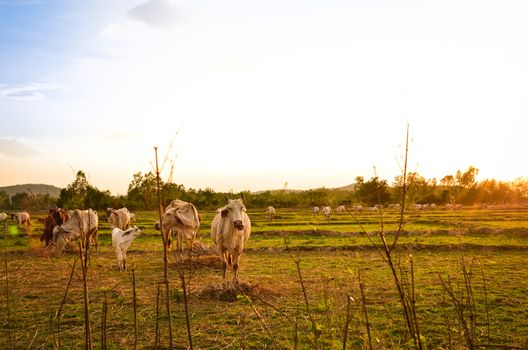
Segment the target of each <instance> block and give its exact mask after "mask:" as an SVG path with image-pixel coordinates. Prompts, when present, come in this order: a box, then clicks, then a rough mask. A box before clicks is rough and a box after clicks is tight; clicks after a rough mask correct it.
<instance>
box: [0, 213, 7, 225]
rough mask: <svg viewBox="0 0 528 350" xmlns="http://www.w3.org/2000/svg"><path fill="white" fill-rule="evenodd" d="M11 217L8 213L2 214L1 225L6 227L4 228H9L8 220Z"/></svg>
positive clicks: (0, 217) (0, 216)
mask: <svg viewBox="0 0 528 350" xmlns="http://www.w3.org/2000/svg"><path fill="white" fill-rule="evenodd" d="M8 217H9V215H7V214H6V213H0V223H2V224H3V225H4V228H6V227H7V218H8Z"/></svg>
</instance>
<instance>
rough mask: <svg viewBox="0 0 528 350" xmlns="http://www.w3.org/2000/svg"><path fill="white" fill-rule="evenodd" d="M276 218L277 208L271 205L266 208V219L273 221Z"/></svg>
mask: <svg viewBox="0 0 528 350" xmlns="http://www.w3.org/2000/svg"><path fill="white" fill-rule="evenodd" d="M273 219H275V208H273V207H272V206H271V205H270V206H268V207H267V208H266V220H267V221H268V222H272V221H273Z"/></svg>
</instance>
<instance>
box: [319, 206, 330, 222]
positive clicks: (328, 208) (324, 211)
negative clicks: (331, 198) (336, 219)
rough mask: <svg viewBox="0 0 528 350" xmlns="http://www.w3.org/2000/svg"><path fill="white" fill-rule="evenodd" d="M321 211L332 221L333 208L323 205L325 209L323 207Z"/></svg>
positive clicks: (327, 219)
mask: <svg viewBox="0 0 528 350" xmlns="http://www.w3.org/2000/svg"><path fill="white" fill-rule="evenodd" d="M321 213H323V215H324V217H325V219H326V221H330V214H331V213H332V208H330V207H323V209H321Z"/></svg>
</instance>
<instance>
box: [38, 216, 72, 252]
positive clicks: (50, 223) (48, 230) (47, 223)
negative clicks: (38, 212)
mask: <svg viewBox="0 0 528 350" xmlns="http://www.w3.org/2000/svg"><path fill="white" fill-rule="evenodd" d="M69 219H70V214H68V213H67V212H66V210H64V209H62V208H51V209H50V210H49V211H48V216H46V217H45V218H44V222H43V224H44V232H43V233H42V236H40V241H41V242H42V241H46V246H48V245H49V244H50V243H51V241H52V240H53V229H54V228H55V226H59V225H62V224H64V223H65V222H66V221H68V220H69Z"/></svg>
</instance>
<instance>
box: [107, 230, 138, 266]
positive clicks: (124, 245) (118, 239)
mask: <svg viewBox="0 0 528 350" xmlns="http://www.w3.org/2000/svg"><path fill="white" fill-rule="evenodd" d="M141 235H142V233H141V230H140V229H139V228H138V227H137V226H132V227H129V228H128V229H126V230H125V231H123V230H121V229H120V228H117V227H114V229H113V230H112V246H113V247H114V249H115V252H116V256H117V266H118V267H119V270H120V271H124V270H126V253H127V250H128V247H130V245H131V244H132V241H133V240H134V238H136V237H138V236H141Z"/></svg>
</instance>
